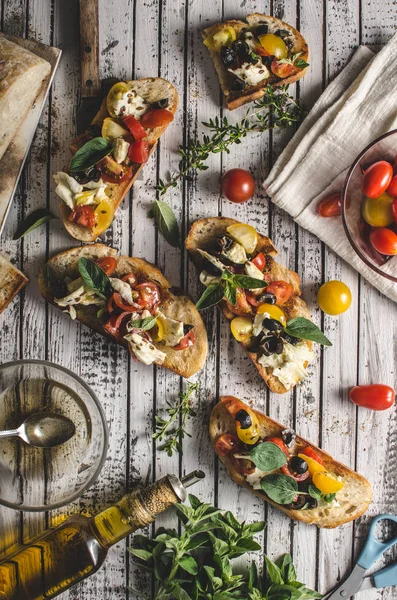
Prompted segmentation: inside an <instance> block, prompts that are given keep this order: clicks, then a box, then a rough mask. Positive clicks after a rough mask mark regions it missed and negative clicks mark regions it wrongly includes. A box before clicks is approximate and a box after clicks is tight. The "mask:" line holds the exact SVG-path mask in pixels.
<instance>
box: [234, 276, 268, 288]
mask: <svg viewBox="0 0 397 600" xmlns="http://www.w3.org/2000/svg"><path fill="white" fill-rule="evenodd" d="M232 281H233V283H234V284H235V285H236V286H237V287H239V288H243V290H258V289H261V288H264V287H266V286H267V285H268V283H267V282H266V281H263V280H262V279H255V278H254V277H248V275H233V279H232Z"/></svg>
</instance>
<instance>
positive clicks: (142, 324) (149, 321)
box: [128, 317, 156, 331]
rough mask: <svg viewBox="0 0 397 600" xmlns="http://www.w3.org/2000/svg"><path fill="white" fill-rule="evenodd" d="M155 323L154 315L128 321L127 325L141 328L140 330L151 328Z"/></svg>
mask: <svg viewBox="0 0 397 600" xmlns="http://www.w3.org/2000/svg"><path fill="white" fill-rule="evenodd" d="M155 325H156V317H146V319H137V320H136V321H130V323H129V325H128V326H129V327H131V328H132V329H142V331H148V330H149V329H153V327H154V326H155Z"/></svg>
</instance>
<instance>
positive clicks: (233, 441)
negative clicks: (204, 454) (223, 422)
mask: <svg viewBox="0 0 397 600" xmlns="http://www.w3.org/2000/svg"><path fill="white" fill-rule="evenodd" d="M239 449H240V440H239V439H238V437H237V436H236V435H233V434H232V433H224V434H223V435H221V436H220V437H218V439H217V440H216V442H215V451H216V453H217V454H219V456H226V454H229V452H231V451H232V450H234V451H235V452H238V451H239Z"/></svg>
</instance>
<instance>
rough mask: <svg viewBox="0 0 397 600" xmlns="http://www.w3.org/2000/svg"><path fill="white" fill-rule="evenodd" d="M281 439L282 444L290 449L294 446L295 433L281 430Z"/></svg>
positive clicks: (291, 430)
mask: <svg viewBox="0 0 397 600" xmlns="http://www.w3.org/2000/svg"><path fill="white" fill-rule="evenodd" d="M281 439H282V440H283V442H284V444H285V445H286V446H288V447H289V448H290V447H291V446H293V445H294V444H295V440H296V433H295V431H294V430H293V429H283V431H282V432H281Z"/></svg>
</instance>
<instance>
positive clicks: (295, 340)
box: [282, 332, 301, 346]
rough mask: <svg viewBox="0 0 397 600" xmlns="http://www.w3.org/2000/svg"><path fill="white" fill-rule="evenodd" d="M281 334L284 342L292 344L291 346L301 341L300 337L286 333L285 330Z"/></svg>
mask: <svg viewBox="0 0 397 600" xmlns="http://www.w3.org/2000/svg"><path fill="white" fill-rule="evenodd" d="M282 336H283V338H284V339H285V341H286V342H288V343H289V344H292V345H293V346H296V344H299V342H300V341H301V339H300V338H297V337H294V336H293V335H288V333H285V332H283V333H282Z"/></svg>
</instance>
